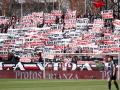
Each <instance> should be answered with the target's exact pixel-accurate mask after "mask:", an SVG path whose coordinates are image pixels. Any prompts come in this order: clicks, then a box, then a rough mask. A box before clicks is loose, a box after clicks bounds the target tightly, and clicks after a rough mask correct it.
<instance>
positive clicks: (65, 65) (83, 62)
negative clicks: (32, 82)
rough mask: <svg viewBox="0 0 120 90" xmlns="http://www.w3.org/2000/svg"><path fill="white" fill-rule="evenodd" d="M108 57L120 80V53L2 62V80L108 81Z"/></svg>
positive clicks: (61, 55) (69, 54) (0, 74)
mask: <svg viewBox="0 0 120 90" xmlns="http://www.w3.org/2000/svg"><path fill="white" fill-rule="evenodd" d="M107 55H111V56H113V61H114V63H115V64H116V67H117V76H118V80H120V54H119V53H114V54H110V53H109V54H106V53H102V54H96V53H94V54H93V53H84V54H80V53H52V54H50V53H49V54H48V53H46V54H44V55H43V57H44V58H43V59H44V62H36V63H21V62H18V63H16V64H12V63H4V62H0V78H16V79H107V72H106V71H105V70H104V68H105V65H106V62H105V61H106V56H107ZM48 57H49V58H48ZM50 57H51V58H50Z"/></svg>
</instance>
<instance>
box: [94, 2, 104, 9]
mask: <svg viewBox="0 0 120 90" xmlns="http://www.w3.org/2000/svg"><path fill="white" fill-rule="evenodd" d="M94 5H95V7H96V8H100V7H102V6H104V5H105V2H103V1H97V2H95V3H94Z"/></svg>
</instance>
